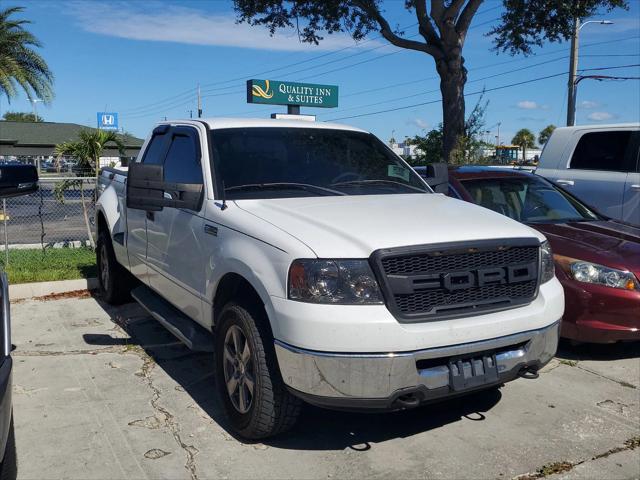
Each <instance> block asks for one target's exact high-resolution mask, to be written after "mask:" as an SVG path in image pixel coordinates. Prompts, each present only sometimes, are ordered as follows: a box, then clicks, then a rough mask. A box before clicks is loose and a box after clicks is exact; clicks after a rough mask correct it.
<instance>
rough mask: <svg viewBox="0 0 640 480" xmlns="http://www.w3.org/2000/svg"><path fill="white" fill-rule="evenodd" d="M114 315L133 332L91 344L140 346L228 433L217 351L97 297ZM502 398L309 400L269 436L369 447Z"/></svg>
mask: <svg viewBox="0 0 640 480" xmlns="http://www.w3.org/2000/svg"><path fill="white" fill-rule="evenodd" d="M96 300H97V301H98V302H99V304H100V306H101V307H102V308H103V309H104V310H105V311H106V312H107V313H108V314H109V315H110V317H111V319H112V321H113V322H114V323H116V324H118V325H119V326H120V327H122V328H123V329H124V330H125V331H126V332H127V333H128V334H129V336H130V337H131V338H115V337H112V336H110V335H108V334H85V335H84V340H85V342H86V343H87V344H89V345H93V346H113V345H123V346H124V345H131V346H132V348H135V347H136V346H140V347H141V348H142V349H143V350H144V351H145V352H146V353H147V354H148V355H149V356H150V357H151V358H152V359H153V360H154V361H155V362H156V364H157V365H158V366H159V367H160V368H162V369H163V370H164V371H165V372H166V373H167V374H168V375H169V376H170V377H171V378H172V379H173V380H174V381H175V382H176V384H177V385H178V386H176V389H183V390H184V391H185V392H186V393H188V394H189V395H190V396H191V397H192V398H193V400H194V401H195V402H197V403H198V405H199V406H200V407H201V408H202V409H203V410H204V411H205V412H206V413H207V414H208V415H209V416H210V417H211V418H212V419H213V420H214V421H215V422H216V423H218V424H219V425H220V426H221V427H223V428H224V429H225V430H226V431H227V432H228V433H229V434H230V435H233V433H232V432H231V431H230V428H229V425H228V423H227V421H226V418H225V415H224V413H223V411H222V408H221V406H220V404H219V402H218V401H217V399H216V395H217V393H216V389H215V383H214V377H213V368H212V365H213V356H212V355H213V354H211V353H199V352H192V351H191V350H189V349H188V348H187V347H185V346H184V345H183V344H182V343H180V342H178V341H177V340H176V339H175V338H174V337H173V335H171V333H169V332H168V331H167V330H166V329H164V328H163V327H162V326H161V325H160V324H159V323H158V322H156V321H155V320H153V319H152V318H151V317H149V316H148V315H146V314H145V313H144V312H143V311H142V309H141V308H140V307H139V306H138V305H137V304H127V305H123V306H120V307H113V306H110V305H108V304H106V303H104V302H103V301H102V300H101V299H99V298H96ZM500 398H501V394H500V392H499V391H498V390H497V389H493V390H488V391H485V392H480V393H475V394H471V395H468V396H465V397H461V398H457V399H453V400H450V401H447V402H446V403H436V404H431V405H426V406H424V407H421V408H418V409H414V410H409V411H404V412H393V413H349V412H339V411H330V410H324V409H320V408H316V407H313V406H310V405H305V407H304V409H303V412H302V415H301V417H300V420H299V422H298V424H297V425H296V427H295V429H294V430H293V431H291V432H289V433H288V434H287V435H283V436H281V437H276V438H274V439H269V440H265V441H264V442H263V443H265V444H268V445H270V446H272V447H276V448H284V449H293V450H344V449H345V448H352V449H354V450H368V449H369V448H370V444H372V443H378V442H383V441H385V440H390V439H393V438H398V437H400V438H402V437H409V436H411V435H415V434H418V433H422V432H425V431H428V430H431V429H434V428H438V427H441V426H443V425H446V424H450V423H453V422H457V421H460V420H461V419H463V418H467V419H469V420H475V421H482V420H484V418H485V413H486V412H488V411H489V410H491V408H493V407H494V406H495V405H496V404H497V403H498V402H499V401H500Z"/></svg>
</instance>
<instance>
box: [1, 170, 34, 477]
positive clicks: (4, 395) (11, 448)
mask: <svg viewBox="0 0 640 480" xmlns="http://www.w3.org/2000/svg"><path fill="white" fill-rule="evenodd" d="M37 189H38V171H37V169H36V167H34V166H33V165H25V164H17V165H16V164H8V165H7V164H3V165H0V198H9V197H16V196H20V195H28V194H30V193H33V192H35V191H37ZM0 304H1V305H0V456H1V458H2V460H1V461H0V478H1V479H3V480H4V479H15V478H16V476H17V469H18V465H17V457H16V444H15V436H14V430H13V402H12V400H11V389H12V372H13V360H12V358H11V350H12V346H11V307H10V304H9V282H8V280H7V275H6V273H5V272H3V271H1V269H0Z"/></svg>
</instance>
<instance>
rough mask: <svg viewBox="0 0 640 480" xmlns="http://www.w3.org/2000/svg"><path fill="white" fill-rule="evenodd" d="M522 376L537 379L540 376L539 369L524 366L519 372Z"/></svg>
mask: <svg viewBox="0 0 640 480" xmlns="http://www.w3.org/2000/svg"><path fill="white" fill-rule="evenodd" d="M518 376H519V377H520V378H526V379H527V380H535V379H536V378H538V377H539V376H540V374H539V373H538V369H537V368H535V367H522V368H521V369H520V371H519V372H518Z"/></svg>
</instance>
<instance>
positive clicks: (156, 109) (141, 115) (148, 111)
mask: <svg viewBox="0 0 640 480" xmlns="http://www.w3.org/2000/svg"><path fill="white" fill-rule="evenodd" d="M494 20H495V19H494ZM492 21H493V20H492ZM414 36H416V35H414ZM375 38H379V37H375ZM375 38H374V39H375ZM637 38H640V35H634V36H630V37H625V38H622V39H616V40H609V41H603V42H591V43H585V44H583V45H582V48H587V47H593V46H598V45H606V44H610V43H618V42H622V41H626V40H632V39H637ZM374 39H371V40H374ZM383 46H388V45H386V44H385V45H383ZM347 48H353V47H345V48H343V49H341V50H345V49H347ZM379 48H381V47H375V48H374V49H379ZM374 49H369V50H368V51H371V50H374ZM405 51H406V49H401V50H398V51H395V52H391V53H388V54H385V55H381V56H378V57H374V58H370V59H366V60H363V61H360V62H356V63H354V64H351V65H346V66H342V67H340V68H337V69H332V70H328V71H325V72H320V73H318V74H315V75H313V78H316V77H318V76H322V75H325V74H329V73H333V72H335V71H342V70H345V69H347V68H352V67H354V66H358V65H362V64H364V63H368V62H371V61H374V60H379V59H381V58H384V57H387V56H390V55H395V54H397V53H401V52H405ZM560 51H564V49H563V50H554V51H551V52H544V53H539V54H535V55H534V56H536V57H541V56H546V55H552V54H556V53H559V52H560ZM361 53H363V52H358V53H356V54H355V55H359V54H361ZM326 55H327V54H324V55H323V56H326ZM353 56H354V55H351V56H349V57H353ZM583 56H585V55H583ZM349 57H348V58H349ZM529 58H530V57H529ZM527 59H528V58H522V59H518V60H507V61H504V62H497V63H494V64H489V65H484V66H481V67H477V68H474V69H471V70H470V71H472V70H473V71H476V70H481V69H485V68H491V67H494V66H498V65H504V64H508V63H509V64H510V63H513V62H514V61H523V60H527ZM341 60H344V59H338V60H337V61H341ZM296 65H297V64H296ZM282 68H285V67H282ZM312 68H314V67H310V68H309V69H312ZM255 75H256V76H257V75H260V74H255ZM242 78H244V77H242ZM307 78H310V77H304V78H301V79H299V80H304V79H307ZM437 78H438V77H429V78H427V79H425V80H428V79H437ZM414 82H416V81H411V82H403V83H402V84H396V86H400V85H406V84H410V83H414ZM219 83H225V82H219ZM233 88H235V86H228V87H221V88H218V89H217V91H220V90H229V89H233ZM385 88H390V87H388V86H386V87H380V88H379V89H371V90H369V91H366V92H357V93H355V94H352V95H356V94H361V93H367V92H370V91H374V90H381V89H385ZM209 91H214V90H209ZM243 92H244V89H238V90H232V91H227V92H224V93H219V94H213V95H211V94H210V95H204V97H217V96H224V95H230V94H237V93H243ZM190 101H191V100H188V99H180V100H177V101H174V102H172V103H171V104H168V105H163V106H160V105H158V106H157V107H154V108H149V109H146V110H145V111H139V112H134V113H131V114H130V115H129V118H131V119H135V118H144V117H148V116H153V115H155V114H156V113H157V112H160V111H166V110H168V109H172V108H177V107H180V106H184V105H186V104H187V103H190ZM125 115H126V113H125Z"/></svg>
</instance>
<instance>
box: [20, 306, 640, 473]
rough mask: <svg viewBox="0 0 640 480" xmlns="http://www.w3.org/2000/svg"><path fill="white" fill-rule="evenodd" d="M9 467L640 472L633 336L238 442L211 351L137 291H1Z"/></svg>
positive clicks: (314, 413) (308, 417) (639, 373)
mask: <svg viewBox="0 0 640 480" xmlns="http://www.w3.org/2000/svg"><path fill="white" fill-rule="evenodd" d="M12 320H13V342H14V344H16V346H17V349H16V351H15V352H14V362H15V363H14V365H15V367H14V410H15V413H14V415H15V425H16V439H17V448H18V459H19V478H21V479H48V478H51V479H57V478H68V479H115V478H127V479H129V478H131V479H138V478H149V479H155V478H171V479H206V478H233V479H236V478H237V479H243V478H274V479H275V478H303V479H305V478H308V479H319V478H324V479H330V478H387V477H393V478H498V479H507V478H514V477H518V476H520V478H525V479H533V478H542V477H545V476H547V477H549V478H566V479H576V478H612V479H613V478H638V477H640V446H638V442H639V441H640V360H639V358H638V356H639V354H640V352H639V350H640V349H639V346H638V345H637V344H636V345H623V346H603V347H597V348H580V349H567V350H563V351H561V352H560V355H559V358H557V359H554V360H553V361H552V362H551V363H550V364H549V365H548V366H547V367H546V368H545V369H544V370H543V372H542V373H541V375H540V378H538V379H537V380H525V379H520V380H517V381H515V382H512V383H509V384H507V385H506V386H505V387H504V388H503V389H501V390H500V392H487V393H482V394H476V395H473V396H469V397H466V398H462V399H459V400H456V401H453V402H448V403H445V404H437V405H431V406H427V407H424V408H420V409H417V410H412V411H407V412H398V413H392V414H353V413H345V412H332V411H325V410H320V409H317V408H313V407H308V408H306V409H305V411H304V413H303V416H302V418H301V420H300V422H299V424H298V426H297V427H296V429H295V430H294V431H292V432H291V433H289V434H287V435H285V436H282V437H280V438H276V439H273V440H269V441H265V442H264V443H257V444H245V443H242V442H240V441H239V440H237V439H236V438H234V437H233V436H232V435H231V434H230V433H229V432H228V431H227V429H226V423H225V420H224V417H223V415H222V413H221V409H220V406H219V405H218V403H217V400H216V398H215V393H214V384H213V378H212V370H211V357H210V354H202V353H193V352H190V351H189V350H188V349H187V348H186V347H184V346H183V345H181V344H180V343H178V342H176V341H175V339H174V338H173V337H172V336H171V335H170V334H169V333H167V332H166V331H165V330H164V329H163V328H162V327H161V326H160V325H159V324H157V323H156V322H155V321H154V320H153V319H151V318H150V317H149V316H147V315H146V314H145V312H144V311H143V310H142V309H141V308H139V307H138V306H137V305H134V304H129V305H125V306H122V307H119V308H113V307H109V306H107V305H104V304H102V303H101V302H100V301H98V300H96V299H94V298H91V297H87V296H85V297H84V298H67V299H61V300H52V301H37V300H28V301H22V302H17V303H15V304H14V305H12Z"/></svg>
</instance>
